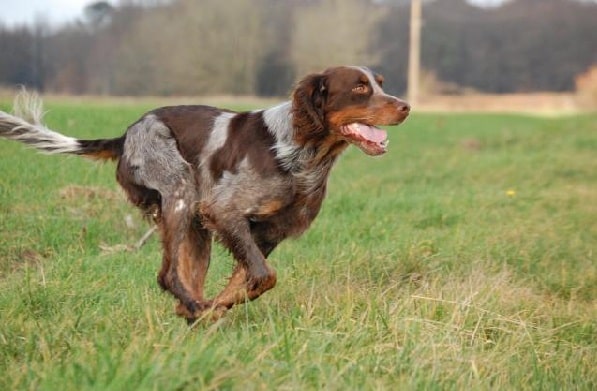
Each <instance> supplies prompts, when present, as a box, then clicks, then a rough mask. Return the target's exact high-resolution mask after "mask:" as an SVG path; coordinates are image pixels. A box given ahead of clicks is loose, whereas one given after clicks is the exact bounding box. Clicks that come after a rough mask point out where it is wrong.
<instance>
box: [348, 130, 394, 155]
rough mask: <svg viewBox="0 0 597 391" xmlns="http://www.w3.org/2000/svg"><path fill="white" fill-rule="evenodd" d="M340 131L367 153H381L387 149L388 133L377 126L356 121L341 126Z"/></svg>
mask: <svg viewBox="0 0 597 391" xmlns="http://www.w3.org/2000/svg"><path fill="white" fill-rule="evenodd" d="M340 133H341V134H342V136H344V137H345V138H346V139H347V140H348V141H349V142H351V143H352V144H354V145H356V146H357V147H359V148H361V150H362V151H363V152H365V153H366V154H367V155H373V156H375V155H381V154H382V153H385V152H386V151H387V147H388V133H387V132H386V131H385V130H383V129H380V128H378V127H376V126H370V125H365V124H362V123H358V122H354V123H352V124H349V125H344V126H341V127H340Z"/></svg>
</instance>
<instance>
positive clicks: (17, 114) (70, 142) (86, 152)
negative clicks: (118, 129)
mask: <svg viewBox="0 0 597 391" xmlns="http://www.w3.org/2000/svg"><path fill="white" fill-rule="evenodd" d="M13 112H14V115H13V114H9V113H6V112H4V111H0V137H4V138H7V139H11V140H16V141H20V142H22V143H24V144H27V145H29V146H31V147H33V148H36V149H38V150H40V151H41V152H43V153H47V154H58V153H63V154H71V155H81V156H85V157H89V158H92V159H106V160H107V159H112V160H115V159H118V158H119V157H120V156H121V155H122V151H123V147H124V137H119V138H114V139H98V140H78V139H76V138H72V137H68V136H65V135H63V134H60V133H58V132H55V131H53V130H51V129H48V128H47V127H46V126H45V125H43V124H42V122H41V120H42V116H43V114H44V113H43V104H42V100H41V99H40V98H39V96H38V95H37V94H35V93H32V94H30V93H27V92H26V91H24V90H23V91H22V92H21V93H19V94H18V95H17V96H16V98H15V102H14V108H13Z"/></svg>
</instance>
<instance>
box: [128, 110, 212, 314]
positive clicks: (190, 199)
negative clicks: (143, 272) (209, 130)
mask: <svg viewBox="0 0 597 391" xmlns="http://www.w3.org/2000/svg"><path fill="white" fill-rule="evenodd" d="M119 182H120V183H121V185H123V187H124V188H125V190H127V192H128V193H129V198H131V200H132V201H133V202H136V204H137V205H139V206H143V205H144V203H145V201H144V198H143V197H141V198H139V197H138V194H137V197H135V195H136V193H135V191H134V190H135V189H137V188H140V187H142V188H147V189H151V191H152V192H153V193H149V194H154V195H155V196H154V197H153V198H152V202H156V201H159V218H158V219H157V223H158V227H159V231H160V234H161V237H162V246H163V250H164V255H163V260H162V268H161V271H160V273H159V275H158V283H159V284H160V286H161V287H162V288H163V289H164V290H167V291H169V292H170V293H172V294H173V295H174V296H175V297H176V298H177V299H178V300H179V301H180V303H179V305H178V307H177V313H178V314H179V315H181V316H184V317H186V318H187V319H191V320H192V319H194V318H195V317H196V314H197V313H201V311H202V309H203V308H205V307H209V304H206V303H205V302H204V298H203V284H204V281H205V275H206V273H207V268H208V267H209V256H210V251H211V234H210V233H209V232H208V231H207V230H206V229H204V228H203V226H202V225H201V222H200V221H199V218H198V217H197V215H196V202H197V200H198V197H199V196H198V192H199V188H198V185H197V183H196V181H195V178H194V176H193V175H192V167H191V165H190V164H189V163H188V162H187V161H186V160H185V159H184V158H183V157H182V156H181V154H180V152H179V150H178V148H177V144H176V140H175V139H174V138H173V137H172V133H171V131H170V129H169V128H168V127H167V126H166V125H165V124H164V123H163V122H161V121H160V120H159V119H157V118H156V117H155V116H154V115H147V116H145V117H143V118H142V119H141V120H140V121H138V122H137V123H135V124H134V125H132V126H131V127H129V129H128V130H127V134H126V139H125V143H124V154H123V157H122V159H121V162H120V163H119ZM137 198H139V200H140V201H139V200H137Z"/></svg>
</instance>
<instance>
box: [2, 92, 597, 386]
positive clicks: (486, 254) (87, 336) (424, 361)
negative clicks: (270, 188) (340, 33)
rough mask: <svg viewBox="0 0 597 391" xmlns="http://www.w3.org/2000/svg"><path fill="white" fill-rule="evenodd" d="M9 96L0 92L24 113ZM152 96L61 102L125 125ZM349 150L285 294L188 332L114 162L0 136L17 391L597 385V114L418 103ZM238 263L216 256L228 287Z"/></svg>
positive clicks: (5, 329)
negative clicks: (435, 109)
mask: <svg viewBox="0 0 597 391" xmlns="http://www.w3.org/2000/svg"><path fill="white" fill-rule="evenodd" d="M8 106H9V104H8V102H3V103H2V104H0V107H1V108H2V109H7V108H8ZM148 108H149V107H147V106H145V105H143V104H134V103H128V104H122V105H117V104H109V103H105V102H104V103H102V104H94V103H93V102H86V103H84V104H76V103H73V102H70V103H64V102H60V101H50V102H48V109H49V113H48V114H47V116H46V121H47V123H48V124H49V125H50V127H52V128H54V129H57V130H60V131H62V132H64V133H66V134H68V135H73V136H77V137H82V138H101V137H111V136H116V135H119V134H121V133H122V131H123V130H124V128H125V127H126V126H127V125H128V124H129V123H131V122H133V121H135V120H136V119H137V118H138V116H139V115H140V114H141V113H142V112H143V111H145V110H146V109H148ZM390 133H391V137H390V139H391V143H390V151H389V153H388V154H386V155H384V156H383V157H380V158H370V157H367V156H365V155H364V154H363V153H361V152H360V151H359V150H357V149H356V148H351V149H350V150H349V151H348V152H347V153H346V154H345V155H344V156H343V157H342V159H340V162H339V163H338V165H337V167H336V168H335V170H334V172H333V173H332V177H331V180H330V186H329V196H328V198H327V199H326V201H325V203H324V207H323V209H322V212H321V214H320V216H319V218H318V219H317V220H316V221H315V224H314V225H313V227H312V228H311V230H309V231H308V232H307V233H306V234H305V235H304V236H303V237H302V238H300V239H298V240H293V241H287V242H284V243H283V244H282V245H281V246H280V247H279V248H278V249H277V250H276V251H275V252H274V253H273V254H272V256H271V257H270V259H271V263H272V265H273V266H274V267H275V268H276V269H277V270H278V286H277V287H276V288H275V289H274V290H273V291H271V292H268V293H266V294H265V295H264V296H263V297H262V298H261V299H260V300H258V301H256V302H253V303H251V304H249V305H246V306H240V307H237V308H235V309H234V310H232V311H231V312H229V313H228V315H227V316H226V317H225V318H224V319H222V320H220V321H218V322H216V323H208V322H206V323H201V324H198V325H197V326H196V327H195V328H194V329H189V328H188V327H187V326H186V323H185V322H184V321H182V320H181V319H178V318H176V317H175V316H174V315H173V306H174V302H173V300H172V299H171V298H170V297H169V296H168V295H166V294H164V293H163V292H161V291H160V290H159V288H158V286H157V284H156V282H155V276H156V272H157V270H158V267H159V265H160V253H159V242H158V240H157V238H155V237H153V238H152V239H150V241H149V242H148V244H147V245H146V246H144V247H142V248H141V249H140V250H139V251H127V250H126V248H127V246H128V245H132V244H134V243H135V242H136V241H137V240H138V239H139V238H140V237H141V236H142V235H143V233H144V232H145V231H146V230H147V228H148V226H147V224H146V223H145V222H143V221H142V219H141V218H140V216H139V214H138V213H137V211H136V210H134V209H133V208H132V207H130V206H129V205H128V204H127V203H126V202H125V200H124V197H123V195H122V193H121V192H120V191H119V190H118V188H117V186H116V183H115V180H114V166H113V164H112V163H106V164H99V163H93V162H89V161H86V160H82V159H80V158H76V157H64V156H50V157H48V156H43V155H39V154H36V153H35V152H33V151H30V150H27V149H25V148H24V147H23V146H21V145H18V144H16V143H14V142H9V141H4V140H0V317H1V320H0V390H22V389H31V390H34V389H35V390H137V389H138V390H211V389H232V390H270V389H280V390H310V389H313V390H314V389H329V390H380V389H388V390H396V389H421V390H423V389H424V390H428V389H431V390H433V389H438V390H440V389H441V390H450V389H453V390H465V389H481V390H483V389H487V390H489V389H491V390H493V389H512V390H524V389H528V390H544V389H550V390H551V389H553V390H573V389H577V390H595V389H597V265H596V262H595V256H594V251H595V250H596V247H597V115H584V116H576V117H566V118H557V119H546V118H535V117H529V116H518V115H500V114H492V115H489V114H451V115H450V114H417V113H416V112H415V113H414V114H413V115H412V116H411V118H410V119H409V120H408V121H407V122H406V123H405V124H404V125H403V126H401V127H399V128H396V129H390ZM231 266H232V263H231V260H230V259H229V258H228V256H227V254H225V253H224V252H223V251H218V252H217V253H216V254H215V255H214V258H213V260H212V269H211V270H210V278H211V281H210V283H209V285H208V290H209V292H211V293H212V294H213V293H214V292H215V291H216V290H217V289H218V288H219V287H221V286H222V285H223V284H224V282H225V276H226V275H227V273H228V272H229V271H230V269H231Z"/></svg>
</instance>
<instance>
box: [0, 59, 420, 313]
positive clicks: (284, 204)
mask: <svg viewBox="0 0 597 391" xmlns="http://www.w3.org/2000/svg"><path fill="white" fill-rule="evenodd" d="M382 81H383V79H382V77H381V76H380V75H377V74H374V73H372V72H371V71H370V70H369V69H368V68H365V67H354V66H341V67H335V68H330V69H327V70H326V71H324V72H322V73H318V74H311V75H308V76H306V77H305V78H304V79H302V80H301V81H300V82H298V84H297V85H296V87H295V89H294V91H293V93H292V96H291V100H290V101H288V102H284V103H282V104H280V105H278V106H275V107H272V108H269V109H265V110H257V111H251V112H241V113H237V112H232V111H228V110H222V109H218V108H215V107H209V106H171V107H162V108H159V109H156V110H153V111H150V112H148V113H147V114H145V115H144V116H143V117H141V119H139V120H138V121H137V122H135V123H134V124H132V125H131V126H130V127H129V128H128V129H127V131H126V133H125V134H124V135H123V136H122V137H119V138H115V139H101V140H78V139H75V138H71V137H67V136H64V135H62V134H59V133H56V132H54V131H52V130H50V129H48V128H46V127H45V126H43V125H42V124H41V112H42V109H41V102H40V101H39V100H33V101H29V102H25V104H21V105H20V106H25V107H21V109H24V110H25V111H22V112H21V113H18V112H17V113H16V114H15V115H11V114H8V113H5V112H1V111H0V136H2V137H5V138H8V139H13V140H18V141H21V142H23V143H25V144H29V145H30V146H32V147H35V148H37V149H39V150H42V151H44V152H46V153H63V154H75V155H82V156H86V157H91V158H98V159H112V160H116V161H117V163H118V167H117V170H116V178H117V180H118V183H119V184H120V185H121V186H122V188H123V189H124V190H125V192H126V194H127V195H128V198H129V200H130V201H131V202H132V203H133V204H135V205H136V206H138V207H139V208H141V209H142V210H143V211H144V212H145V213H146V214H148V215H150V216H153V217H154V219H155V222H156V224H157V226H158V227H159V232H160V234H161V239H162V243H163V261H162V267H161V270H160V272H159V276H158V282H159V284H160V286H161V287H162V288H163V289H164V290H167V291H169V292H170V293H171V294H172V295H174V296H175V297H176V298H177V299H178V301H179V302H178V305H177V314H178V315H180V316H183V317H185V318H186V319H187V320H189V321H193V320H195V319H197V318H199V317H201V316H203V315H204V314H206V313H207V312H209V311H214V312H212V313H213V314H216V316H217V315H219V314H222V313H224V312H225V311H226V310H227V309H229V308H231V307H232V306H233V305H235V304H240V303H244V302H245V301H246V300H253V299H256V298H258V297H259V296H260V295H261V294H263V293H264V292H265V291H267V290H269V289H271V288H273V287H274V285H275V284H276V273H275V271H274V270H273V269H272V268H271V267H270V266H269V265H268V264H267V262H266V258H267V257H268V255H269V254H270V253H271V252H272V250H274V248H275V247H276V246H277V245H278V244H279V243H280V242H281V241H282V240H284V239H285V238H287V237H290V236H297V235H300V234H301V233H302V232H304V231H305V230H306V229H307V228H308V227H309V225H310V224H311V223H312V221H313V219H315V217H316V216H317V214H318V212H319V210H320V207H321V203H322V201H323V198H324V196H325V192H326V184H327V179H328V175H329V172H330V169H331V168H332V165H333V164H334V162H335V161H336V159H337V157H338V156H339V155H340V153H341V152H342V151H344V150H345V149H346V147H348V145H349V144H354V145H356V146H357V147H359V148H360V149H361V150H363V151H364V152H365V153H366V154H368V155H380V154H383V153H384V152H386V146H387V135H386V132H385V131H384V130H381V129H379V128H377V127H376V125H396V124H399V123H401V122H402V121H404V120H405V118H406V117H407V116H408V113H409V111H410V107H409V105H408V104H407V103H405V102H403V101H401V100H400V99H398V98H396V97H394V96H390V95H387V94H385V93H384V91H383V90H382ZM17 103H18V102H17ZM15 106H16V109H19V107H18V106H19V104H16V105H15ZM24 118H27V119H24ZM212 236H215V237H216V238H217V239H218V240H219V242H220V243H221V244H222V245H223V246H224V247H225V248H227V249H228V250H230V252H231V254H232V256H233V257H234V259H235V260H236V262H237V263H236V266H235V268H234V271H233V274H232V277H231V278H230V280H229V282H228V285H227V286H226V287H225V288H224V289H223V290H222V291H221V292H220V293H219V294H218V295H217V296H216V297H215V298H213V299H211V300H208V299H206V298H205V297H204V293H203V285H204V282H205V276H206V273H207V269H208V267H209V262H210V253H211V246H212Z"/></svg>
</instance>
